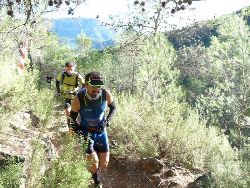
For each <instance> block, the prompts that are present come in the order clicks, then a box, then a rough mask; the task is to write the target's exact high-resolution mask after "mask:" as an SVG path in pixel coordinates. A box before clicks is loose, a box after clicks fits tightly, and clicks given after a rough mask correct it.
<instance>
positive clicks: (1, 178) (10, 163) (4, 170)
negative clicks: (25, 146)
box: [0, 158, 22, 188]
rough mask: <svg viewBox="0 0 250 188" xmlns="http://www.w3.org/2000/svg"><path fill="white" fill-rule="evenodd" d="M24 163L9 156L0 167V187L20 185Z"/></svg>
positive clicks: (11, 187) (13, 187) (10, 187)
mask: <svg viewBox="0 0 250 188" xmlns="http://www.w3.org/2000/svg"><path fill="white" fill-rule="evenodd" d="M21 174H22V164H21V163H19V162H18V161H16V159H15V158H9V159H8V160H7V161H5V164H4V166H1V168H0V187H1V188H6V187H9V188H16V187H18V186H19V185H20V182H21Z"/></svg>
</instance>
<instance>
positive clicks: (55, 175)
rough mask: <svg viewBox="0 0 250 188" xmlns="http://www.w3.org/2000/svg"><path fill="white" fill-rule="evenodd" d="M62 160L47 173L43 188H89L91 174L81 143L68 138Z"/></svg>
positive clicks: (58, 160)
mask: <svg viewBox="0 0 250 188" xmlns="http://www.w3.org/2000/svg"><path fill="white" fill-rule="evenodd" d="M62 144H63V145H64V146H63V149H62V151H61V154H60V158H59V159H57V160H55V161H53V163H52V165H51V167H50V168H49V169H48V170H47V171H46V173H45V177H44V179H43V182H42V183H43V186H44V187H50V188H57V187H60V188H71V187H76V188H77V187H88V185H89V184H90V180H89V179H90V173H89V172H88V170H87V164H86V161H84V157H85V153H84V152H83V148H82V147H81V145H80V144H79V141H77V140H72V138H69V137H66V138H65V140H64V141H63V143H62Z"/></svg>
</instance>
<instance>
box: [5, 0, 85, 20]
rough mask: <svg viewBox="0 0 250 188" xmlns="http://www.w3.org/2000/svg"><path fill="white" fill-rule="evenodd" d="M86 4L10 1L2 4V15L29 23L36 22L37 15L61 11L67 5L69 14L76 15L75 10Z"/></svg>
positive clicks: (67, 0) (81, 0) (42, 0)
mask: <svg viewBox="0 0 250 188" xmlns="http://www.w3.org/2000/svg"><path fill="white" fill-rule="evenodd" d="M83 2H85V1H84V0H78V1H73V0H66V1H64V2H63V1H62V0H58V1H52V0H49V1H45V0H39V1H35V0H30V1H21V0H17V1H8V0H3V1H1V3H0V13H1V14H3V15H8V16H10V17H13V18H15V17H17V18H18V17H20V16H21V17H24V18H25V19H26V20H27V21H29V20H35V18H36V17H37V15H41V14H44V13H46V12H48V11H50V12H51V11H56V10H60V7H61V6H62V5H63V3H65V4H66V5H67V6H68V7H69V9H68V14H74V9H75V8H76V7H77V6H78V5H80V4H81V3H83Z"/></svg>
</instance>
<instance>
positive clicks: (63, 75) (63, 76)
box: [61, 72, 65, 84]
mask: <svg viewBox="0 0 250 188" xmlns="http://www.w3.org/2000/svg"><path fill="white" fill-rule="evenodd" d="M64 78H65V72H62V80H61V82H62V84H63V81H64Z"/></svg>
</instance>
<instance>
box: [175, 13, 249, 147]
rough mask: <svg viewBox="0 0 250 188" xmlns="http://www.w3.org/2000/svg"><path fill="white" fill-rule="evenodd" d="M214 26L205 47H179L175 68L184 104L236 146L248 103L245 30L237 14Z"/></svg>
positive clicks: (239, 142)
mask: <svg viewBox="0 0 250 188" xmlns="http://www.w3.org/2000/svg"><path fill="white" fill-rule="evenodd" d="M218 23H219V24H218ZM236 23H237V24H236ZM217 24H218V33H219V35H218V37H213V38H212V42H211V45H210V46H209V48H204V47H201V46H197V47H192V48H183V49H182V50H181V51H180V56H179V58H178V62H177V63H176V65H177V66H178V68H180V70H181V73H182V74H181V76H182V81H181V82H182V85H183V86H184V87H185V90H186V93H187V101H188V102H189V103H190V104H192V105H196V107H198V108H199V110H200V113H201V115H202V116H203V117H205V118H207V119H208V122H207V124H208V125H217V126H219V127H220V128H221V129H222V130H223V131H224V132H225V133H226V134H229V135H231V136H232V137H230V139H231V140H232V142H233V143H232V144H233V145H236V146H237V147H240V146H241V145H242V143H243V141H244V140H243V137H242V136H241V131H242V128H243V127H244V126H245V120H244V118H245V114H247V109H248V106H249V102H250V101H249V95H250V90H249V88H250V87H249V72H250V67H249V63H248V61H249V55H248V51H249V47H250V45H249V40H248V38H249V28H248V26H247V25H246V24H245V22H244V20H243V19H242V17H239V16H237V15H233V16H226V17H225V18H223V19H220V20H219V21H217ZM234 131H236V132H237V134H236V137H235V138H233V137H234V136H233V135H234V134H233V132H234Z"/></svg>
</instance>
